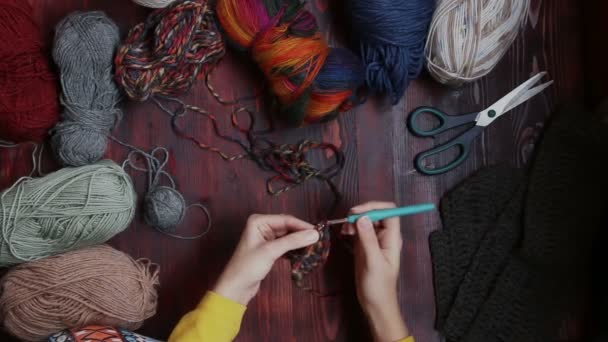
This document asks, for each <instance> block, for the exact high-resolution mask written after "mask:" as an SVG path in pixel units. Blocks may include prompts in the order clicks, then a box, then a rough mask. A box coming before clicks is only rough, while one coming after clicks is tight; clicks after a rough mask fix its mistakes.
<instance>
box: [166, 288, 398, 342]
mask: <svg viewBox="0 0 608 342" xmlns="http://www.w3.org/2000/svg"><path fill="white" fill-rule="evenodd" d="M245 309H246V307H245V306H244V305H242V304H239V303H236V302H234V301H232V300H230V299H228V298H225V297H223V296H220V295H219V294H217V293H215V292H212V291H209V292H207V294H206V295H205V297H204V298H203V300H202V301H201V302H200V304H199V305H198V306H197V307H196V309H194V310H193V311H191V312H189V313H188V314H187V315H185V316H184V317H182V319H181V320H180V321H179V323H178V324H177V326H176V327H175V329H174V330H173V332H172V333H171V337H169V342H229V341H232V340H234V338H235V337H236V335H237V334H238V333H239V329H240V328H241V321H242V320H243V315H244V314H245ZM408 342H409V341H408Z"/></svg>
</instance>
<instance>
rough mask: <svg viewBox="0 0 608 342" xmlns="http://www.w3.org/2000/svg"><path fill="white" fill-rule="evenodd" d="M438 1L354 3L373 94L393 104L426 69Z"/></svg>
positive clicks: (356, 30)
mask: <svg viewBox="0 0 608 342" xmlns="http://www.w3.org/2000/svg"><path fill="white" fill-rule="evenodd" d="M434 2H435V1H434V0H352V1H351V6H352V7H351V10H352V30H353V35H354V37H355V43H356V45H357V46H358V48H359V54H360V56H361V59H362V60H363V63H364V64H365V81H366V85H367V87H368V89H369V90H370V91H371V92H372V93H376V94H387V95H388V96H389V97H390V98H391V99H392V102H393V104H397V103H398V102H399V100H400V99H401V98H402V97H403V95H404V93H405V90H406V88H407V87H408V86H409V84H410V82H411V81H412V80H414V79H416V78H417V77H418V76H419V75H420V73H421V71H422V69H423V67H424V46H425V42H426V38H427V35H428V30H429V24H430V22H431V19H432V17H433V9H434Z"/></svg>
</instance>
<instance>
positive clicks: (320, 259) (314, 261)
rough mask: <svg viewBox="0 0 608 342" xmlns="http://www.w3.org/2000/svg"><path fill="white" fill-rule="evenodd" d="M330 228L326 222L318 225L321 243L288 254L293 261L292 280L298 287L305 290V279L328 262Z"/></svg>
mask: <svg viewBox="0 0 608 342" xmlns="http://www.w3.org/2000/svg"><path fill="white" fill-rule="evenodd" d="M329 228H330V226H329V225H327V224H326V222H321V223H319V224H317V226H316V227H315V229H317V231H318V232H319V235H320V236H319V241H318V242H317V243H315V244H314V245H312V246H309V247H306V248H303V249H300V250H297V251H294V252H291V253H290V254H288V258H289V259H290V260H291V278H292V279H293V281H294V282H295V283H296V285H297V286H298V287H300V288H305V287H304V284H303V280H304V278H305V277H306V276H307V275H308V274H310V273H311V272H312V271H314V270H315V269H316V268H317V267H319V266H320V265H322V264H323V263H325V261H326V260H327V257H328V256H329V250H330V248H331V234H330V229H329ZM307 289H308V290H311V289H310V288H307ZM311 292H313V293H315V292H314V291H311Z"/></svg>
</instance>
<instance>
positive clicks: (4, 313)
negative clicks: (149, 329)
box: [0, 245, 159, 341]
mask: <svg viewBox="0 0 608 342" xmlns="http://www.w3.org/2000/svg"><path fill="white" fill-rule="evenodd" d="M158 271H159V270H158V267H157V266H156V265H153V264H150V262H149V261H147V260H137V261H136V260H133V259H132V258H131V257H130V256H128V255H127V254H124V253H122V252H119V251H117V250H115V249H113V248H112V247H109V246H106V245H102V246H95V247H88V248H84V249H81V250H77V251H72V252H68V253H65V254H61V255H57V256H54V257H50V258H46V259H42V260H37V261H33V262H31V263H26V264H23V265H19V266H17V267H15V268H13V269H12V270H10V271H9V272H8V273H7V274H6V275H5V276H4V277H3V278H2V280H0V289H1V293H2V294H1V296H0V314H1V317H2V325H3V326H4V328H5V329H6V330H8V331H9V332H10V333H11V334H13V335H14V336H16V337H18V338H19V339H20V340H22V341H42V340H45V339H46V338H48V337H49V336H50V335H51V334H53V333H56V332H58V331H61V330H64V329H67V328H74V327H83V326H86V325H89V324H99V325H111V326H119V327H122V328H126V329H129V330H135V329H137V328H139V327H141V325H142V324H143V321H144V320H145V319H147V318H150V317H152V316H153V315H154V314H155V313H156V306H157V297H158V295H157V292H156V288H155V287H156V286H157V285H158Z"/></svg>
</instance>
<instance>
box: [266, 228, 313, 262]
mask: <svg viewBox="0 0 608 342" xmlns="http://www.w3.org/2000/svg"><path fill="white" fill-rule="evenodd" d="M319 237H320V235H319V232H318V231H316V230H315V229H307V230H303V231H299V232H295V233H291V234H288V235H285V236H283V237H280V238H278V239H276V240H272V241H270V242H268V243H267V248H268V250H269V251H270V254H271V257H272V258H273V259H278V258H280V257H281V256H283V254H285V253H287V252H289V251H293V250H296V249H300V248H304V247H307V246H310V245H312V244H313V243H316V242H317V241H319Z"/></svg>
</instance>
